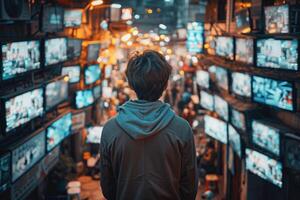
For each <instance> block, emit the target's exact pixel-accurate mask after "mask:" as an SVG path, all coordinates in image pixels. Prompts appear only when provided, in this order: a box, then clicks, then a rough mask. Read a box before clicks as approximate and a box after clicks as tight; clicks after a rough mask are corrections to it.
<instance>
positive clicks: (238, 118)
mask: <svg viewBox="0 0 300 200" xmlns="http://www.w3.org/2000/svg"><path fill="white" fill-rule="evenodd" d="M230 122H231V124H232V125H233V126H235V127H236V128H238V129H240V130H243V131H246V128H247V127H246V116H245V114H244V113H242V112H240V111H238V110H236V109H234V108H231V117H230Z"/></svg>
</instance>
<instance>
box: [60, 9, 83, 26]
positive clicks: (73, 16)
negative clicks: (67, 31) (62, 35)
mask: <svg viewBox="0 0 300 200" xmlns="http://www.w3.org/2000/svg"><path fill="white" fill-rule="evenodd" d="M81 23H82V10H81V9H66V10H65V13H64V25H65V27H78V26H80V25H81Z"/></svg>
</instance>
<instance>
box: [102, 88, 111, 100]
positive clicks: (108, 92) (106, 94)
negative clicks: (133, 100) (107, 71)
mask: <svg viewBox="0 0 300 200" xmlns="http://www.w3.org/2000/svg"><path fill="white" fill-rule="evenodd" d="M102 97H103V98H112V97H113V89H112V87H109V86H102Z"/></svg>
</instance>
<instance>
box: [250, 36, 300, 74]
mask: <svg viewBox="0 0 300 200" xmlns="http://www.w3.org/2000/svg"><path fill="white" fill-rule="evenodd" d="M256 57H257V58H256V65H257V66H258V67H265V68H274V69H283V70H292V71H296V70H298V61H299V58H298V40H297V39H274V38H267V39H258V40H257V41H256Z"/></svg>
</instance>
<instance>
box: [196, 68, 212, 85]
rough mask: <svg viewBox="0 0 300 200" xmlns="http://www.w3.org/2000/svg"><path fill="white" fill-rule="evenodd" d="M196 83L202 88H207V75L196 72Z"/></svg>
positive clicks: (203, 72) (205, 72)
mask: <svg viewBox="0 0 300 200" xmlns="http://www.w3.org/2000/svg"><path fill="white" fill-rule="evenodd" d="M196 83H197V84H198V85H199V86H200V87H203V88H206V89H208V88H209V73H208V72H207V71H204V70H198V71H197V72H196Z"/></svg>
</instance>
